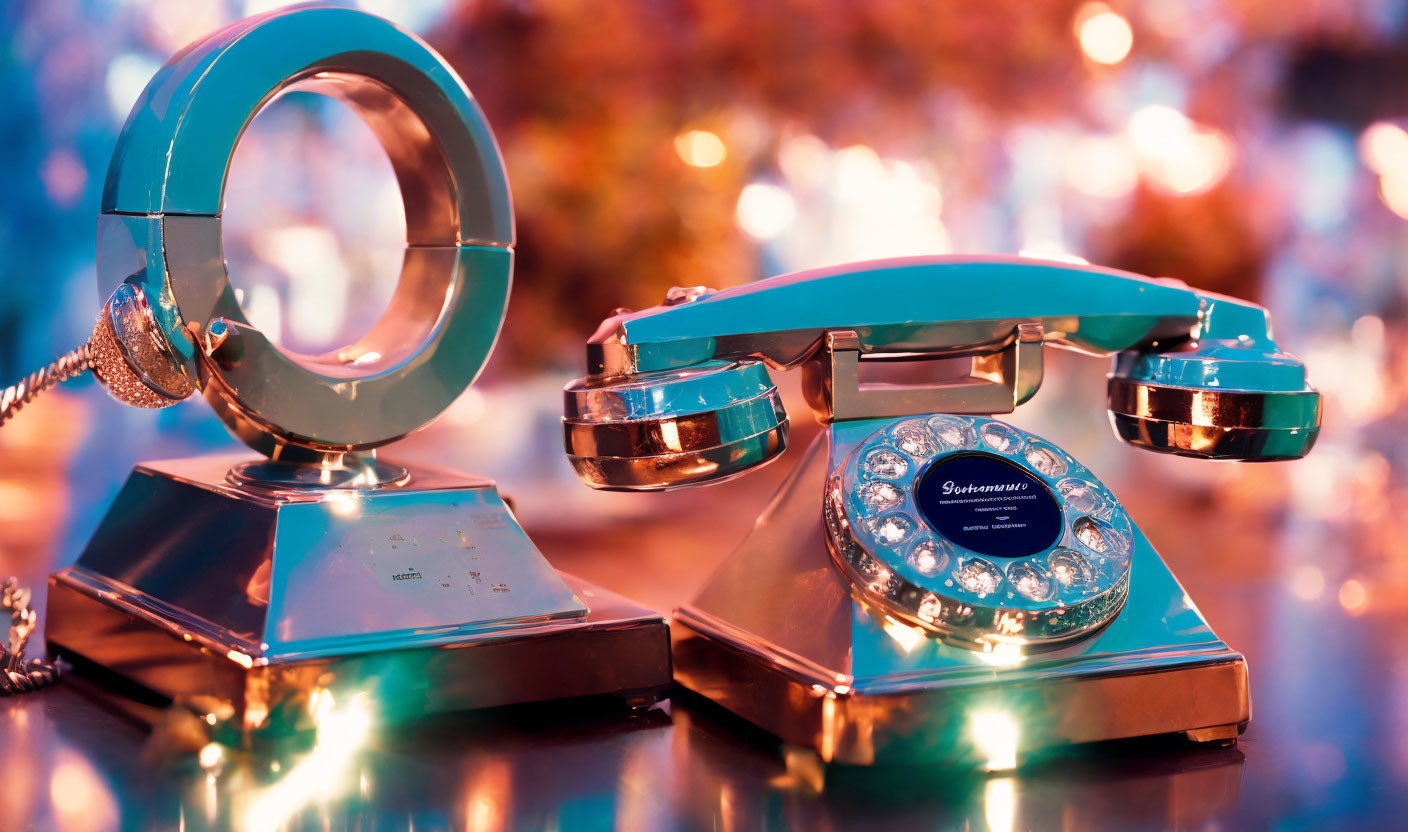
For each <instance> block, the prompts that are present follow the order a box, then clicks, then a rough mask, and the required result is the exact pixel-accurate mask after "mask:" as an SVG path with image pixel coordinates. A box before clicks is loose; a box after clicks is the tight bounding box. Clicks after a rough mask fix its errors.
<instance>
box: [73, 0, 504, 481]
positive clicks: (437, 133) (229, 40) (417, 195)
mask: <svg viewBox="0 0 1408 832" xmlns="http://www.w3.org/2000/svg"><path fill="white" fill-rule="evenodd" d="M295 89H297V90H307V91H313V92H318V93H322V94H325V95H328V96H331V97H333V98H336V99H338V100H340V101H342V102H344V103H346V104H347V105H349V106H350V107H351V108H352V109H353V110H355V111H356V112H357V113H358V114H359V115H361V116H362V118H364V119H365V120H366V121H367V123H368V124H369V125H370V126H371V128H372V130H373V131H374V132H375V133H376V135H377V137H378V138H379V139H380V140H381V143H382V145H383V147H384V148H385V150H386V152H387V155H388V156H389V157H390V159H391V163H392V167H393V169H394V170H395V172H396V177H397V181H398V183H399V185H400V188H401V193H402V196H403V201H404V203H405V208H406V230H407V248H406V255H405V260H404V264H403V268H402V272H401V277H400V281H399V283H398V285H397V288H396V291H395V293H394V295H393V297H392V300H391V303H390V306H389V307H388V309H387V311H386V312H385V314H384V315H383V316H382V318H381V319H380V321H378V323H377V324H376V325H375V326H373V327H372V329H371V330H370V331H369V332H368V333H367V334H366V335H365V336H363V337H362V338H360V339H359V340H358V341H356V342H355V343H353V344H351V345H349V346H346V347H343V348H341V349H338V350H335V351H333V352H330V353H327V354H323V355H299V354H294V353H290V352H286V351H284V350H281V349H280V348H279V347H277V346H276V345H275V344H274V343H272V342H271V341H270V339H269V338H268V337H267V336H266V335H265V334H264V333H261V332H260V331H259V330H258V329H257V328H255V327H253V326H251V325H250V323H249V321H248V319H247V318H246V317H245V315H244V312H243V310H241V308H240V305H239V302H238V301H237V299H236V297H235V293H234V291H233V289H232V288H231V285H230V279H229V275H228V273H227V271H226V266H225V258H224V253H223V248H222V244H221V225H220V222H221V216H220V215H221V210H222V206H223V197H224V185H225V179H226V175H227V173H228V169H229V165H230V160H231V157H232V156H233V154H234V150H235V146H236V145H237V144H238V142H239V140H240V136H241V135H242V134H243V132H244V130H245V128H246V127H248V125H249V123H250V121H251V120H252V119H253V118H254V116H255V115H256V114H257V113H258V112H259V111H260V110H261V109H262V108H263V107H265V106H266V105H267V104H269V102H271V101H272V100H274V99H275V98H277V97H278V96H279V95H281V94H283V93H285V92H288V91H290V90H295ZM513 243H514V224H513V206H512V200H511V197H510V194H509V186H508V179H507V176H506V174H505V171H504V166H503V160H502V157H501V156H500V153H499V149H498V146H497V144H496V143H495V141H494V135H493V132H492V131H491V130H490V128H489V124H488V122H487V121H486V120H485V118H484V114H483V112H482V111H481V110H480V109H479V106H478V105H477V104H476V103H475V101H474V99H473V98H472V97H471V95H470V93H469V90H467V89H466V88H465V86H464V83H463V82H462V81H461V80H460V79H459V77H458V76H457V75H456V74H455V72H454V71H453V70H452V69H451V68H450V67H449V65H448V64H446V63H445V61H444V60H443V59H442V58H441V57H440V56H439V55H438V54H436V53H435V52H434V50H432V49H431V48H430V47H429V46H427V45H426V44H425V43H424V42H422V41H421V40H420V39H419V38H417V37H415V36H414V35H412V34H410V33H408V32H406V31H404V30H402V29H400V28H398V27H397V26H395V25H394V24H392V23H390V22H388V21H386V20H383V19H382V18H379V17H376V16H374V15H370V14H366V13H363V12H359V11H354V10H351V9H343V8H297V9H291V10H282V11H274V12H270V13H268V14H264V15H258V16H255V17H251V18H249V19H247V20H242V21H240V22H238V23H235V24H233V25H231V26H228V27H226V28H224V29H222V30H220V31H218V32H216V33H214V34H212V35H211V36H209V37H208V38H206V39H205V40H203V41H201V42H199V43H196V44H194V45H192V46H190V47H188V48H187V49H185V50H184V51H182V52H180V53H178V54H177V55H176V56H175V57H173V58H172V59H171V60H170V61H169V62H167V64H166V65H165V66H163V67H162V68H161V70H160V71H159V72H158V73H157V74H156V76H155V77H154V78H152V80H151V82H150V83H149V84H148V85H147V87H146V89H145V90H144V91H143V93H142V95H141V97H140V98H139V99H138V101H137V103H136V105H135V106H134V107H133V109H132V113H131V115H130V116H129V117H128V120H127V124H126V125H125V126H124V127H123V130H122V134H121V136H120V138H119V139H118V142H117V147H116V149H115V150H114V152H113V157H112V161H111V164H110V165H109V168H108V174H107V180H106V183H105V185H104V188H103V200H102V213H101V214H100V216H99V220H98V281H99V289H100V290H101V291H102V293H103V295H104V296H106V295H107V294H109V293H110V292H111V291H112V290H113V289H114V288H115V287H117V286H118V285H120V284H123V283H129V284H133V285H135V286H137V287H139V288H140V289H142V290H143V292H144V293H145V295H146V297H148V298H151V299H153V302H152V308H153V314H154V316H155V317H156V321H157V329H158V330H159V333H160V335H162V336H163V337H165V338H166V339H167V340H168V341H169V342H170V348H171V352H172V354H173V355H174V356H175V357H176V360H177V363H178V364H179V365H180V368H181V371H182V372H184V373H185V374H186V375H187V376H188V377H189V379H190V380H191V382H192V383H193V384H194V385H195V386H196V387H198V388H199V389H201V390H202V392H203V393H204V394H205V397H206V399H207V400H208V401H209V402H210V403H211V405H212V406H213V407H214V408H215V410H216V412H217V413H218V414H219V415H220V417H221V418H222V419H223V420H224V422H225V423H226V425H227V426H228V427H229V428H230V429H231V431H232V432H233V433H235V435H237V436H238V437H240V438H241V439H242V440H244V441H245V442H246V443H248V444H249V445H250V446H252V447H254V448H256V449H257V450H260V451H262V452H264V453H266V454H269V455H271V456H278V457H280V458H294V457H297V456H298V454H299V453H301V452H308V453H312V454H315V455H316V454H327V453H339V452H349V451H360V450H367V449H371V448H375V447H377V446H379V445H382V444H385V443H387V442H391V441H393V440H395V439H398V438H400V437H402V436H405V435H406V434H408V433H410V432H412V431H414V430H416V429H417V428H419V427H421V426H423V425H425V424H427V423H429V422H430V421H432V420H433V419H435V417H437V416H438V415H439V414H440V413H442V412H443V411H444V410H445V409H446V408H447V407H449V405H450V403H451V402H453V401H454V399H455V398H456V397H457V396H459V394H460V393H462V392H463V391H464V390H465V388H467V387H468V386H469V385H470V384H471V383H472V382H473V381H474V379H475V378H476V377H477V375H478V374H479V372H480V370H481V369H482V368H483V366H484V363H485V362H486V361H487V359H488V357H489V354H490V352H491V351H492V349H493V346H494V342H495V340H496V338H497V337H498V332H499V328H500V326H501V325H502V322H503V316H504V310H505V307H506V305H507V302H508V292H509V287H510V284H511V281H512V275H513Z"/></svg>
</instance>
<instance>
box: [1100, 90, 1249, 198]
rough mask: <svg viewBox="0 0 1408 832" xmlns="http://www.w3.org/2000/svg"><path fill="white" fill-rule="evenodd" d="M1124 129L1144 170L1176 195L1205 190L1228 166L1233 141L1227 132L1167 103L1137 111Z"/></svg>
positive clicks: (1151, 105)
mask: <svg viewBox="0 0 1408 832" xmlns="http://www.w3.org/2000/svg"><path fill="white" fill-rule="evenodd" d="M1126 132H1127V134H1128V136H1129V140H1130V143H1131V144H1132V145H1133V146H1134V149H1135V152H1136V153H1137V154H1138V155H1139V157H1140V162H1141V165H1142V167H1143V169H1144V172H1145V173H1146V174H1147V175H1148V176H1149V177H1150V178H1151V179H1152V180H1153V181H1154V182H1155V183H1156V184H1158V185H1161V186H1163V187H1164V188H1166V189H1168V190H1170V191H1172V192H1174V193H1175V194H1180V195H1186V194H1194V193H1198V192H1201V191H1205V190H1207V189H1208V188H1211V187H1213V186H1214V185H1216V184H1217V183H1218V182H1221V181H1222V179H1223V177H1225V176H1226V175H1227V171H1228V170H1229V169H1230V168H1231V164H1232V143H1231V141H1230V140H1229V139H1228V138H1227V136H1226V135H1224V134H1223V133H1222V132H1221V131H1219V130H1215V129H1213V128H1211V127H1206V126H1203V125H1199V124H1196V123H1194V122H1193V121H1192V120H1190V119H1189V118H1188V117H1187V116H1185V115H1184V114H1183V113H1180V112H1179V111H1178V110H1175V109H1174V108H1172V107H1169V106H1167V105H1163V104H1150V105H1148V106H1146V107H1141V108H1140V109H1138V110H1136V111H1135V113H1134V114H1133V115H1132V116H1130V118H1129V125H1128V127H1127V131H1126Z"/></svg>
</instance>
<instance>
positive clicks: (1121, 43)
mask: <svg viewBox="0 0 1408 832" xmlns="http://www.w3.org/2000/svg"><path fill="white" fill-rule="evenodd" d="M1076 38H1077V39H1078V40H1079V41H1080V49H1081V51H1082V52H1084V53H1085V56H1086V57H1087V58H1089V59H1090V60H1092V61H1095V62H1096V63H1098V64H1107V65H1113V64H1117V63H1119V62H1120V61H1123V60H1124V59H1125V58H1126V57H1128V56H1129V51H1130V49H1132V48H1133V47H1134V30H1133V29H1131V28H1130V26H1129V21H1128V20H1125V19H1124V18H1123V17H1121V16H1120V15H1119V13H1117V12H1116V11H1114V10H1113V9H1111V8H1110V7H1109V6H1107V5H1105V4H1104V3H1086V4H1085V5H1084V6H1081V7H1080V10H1079V11H1077V12H1076Z"/></svg>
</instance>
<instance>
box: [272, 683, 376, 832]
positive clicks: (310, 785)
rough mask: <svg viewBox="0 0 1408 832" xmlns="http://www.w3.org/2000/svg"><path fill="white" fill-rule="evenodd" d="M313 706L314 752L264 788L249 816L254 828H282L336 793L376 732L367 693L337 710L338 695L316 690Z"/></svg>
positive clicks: (357, 696) (312, 700)
mask: <svg viewBox="0 0 1408 832" xmlns="http://www.w3.org/2000/svg"><path fill="white" fill-rule="evenodd" d="M309 708H310V710H311V711H312V712H313V714H314V717H315V719H318V728H317V741H316V744H315V745H314V746H313V751H312V753H310V754H309V755H308V756H307V757H304V758H303V759H302V760H301V761H299V763H298V765H296V766H294V767H293V768H292V769H290V770H289V773H288V774H286V775H285V776H284V777H283V778H282V779H280V780H279V781H278V782H277V783H275V784H274V785H272V786H270V787H269V788H268V789H266V790H265V791H264V792H262V793H261V794H260V795H259V796H258V797H257V798H255V800H254V802H253V803H252V804H250V806H249V810H248V811H247V812H246V813H245V815H244V822H245V823H244V825H245V828H248V829H256V830H262V829H277V828H279V827H281V826H282V825H283V824H284V823H285V822H286V821H287V820H288V819H289V818H291V817H293V816H294V815H295V814H297V813H298V811H299V810H300V809H302V808H303V807H304V806H306V805H308V803H309V802H310V801H312V800H315V799H320V798H322V799H326V798H329V797H331V796H332V795H333V793H334V792H335V790H336V787H337V786H339V785H342V784H343V780H345V779H347V778H346V777H345V775H346V774H347V770H348V769H349V768H350V766H351V764H352V761H353V759H354V758H355V755H356V752H357V751H358V750H359V749H360V748H361V747H362V746H363V745H364V744H365V743H366V741H367V737H368V736H370V734H371V729H372V713H371V706H370V704H369V702H368V697H367V694H366V693H359V694H357V695H356V696H354V697H353V698H352V700H351V701H350V702H348V703H347V706H346V707H345V708H337V707H336V706H335V703H334V702H333V698H332V693H331V692H329V691H326V690H323V691H316V692H315V694H314V696H313V697H312V699H310V702H309Z"/></svg>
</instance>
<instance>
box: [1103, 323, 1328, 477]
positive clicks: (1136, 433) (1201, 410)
mask: <svg viewBox="0 0 1408 832" xmlns="http://www.w3.org/2000/svg"><path fill="white" fill-rule="evenodd" d="M1106 406H1107V408H1108V410H1109V412H1110V423H1111V425H1112V426H1113V427H1114V430H1115V434H1116V435H1117V436H1119V438H1120V439H1122V440H1123V441H1125V442H1127V443H1129V444H1131V445H1135V446H1138V447H1141V448H1145V449H1147V450H1151V451H1158V452H1161V453H1170V454H1177V455H1179V456H1191V457H1198V458H1201V459H1228V460H1242V461H1247V462H1266V461H1274V460H1284V459H1299V458H1300V457H1303V456H1305V455H1306V454H1307V453H1309V452H1310V449H1311V447H1312V446H1313V445H1314V444H1315V440H1316V438H1317V437H1318V436H1319V434H1320V414H1321V402H1320V394H1319V393H1318V392H1317V391H1316V390H1315V388H1313V387H1311V386H1310V385H1309V384H1307V383H1306V379H1305V365H1304V364H1303V363H1301V361H1300V360H1299V359H1297V358H1295V357H1294V356H1291V355H1287V354H1286V353H1283V352H1280V351H1279V350H1277V349H1276V346H1275V344H1273V343H1271V342H1269V341H1240V340H1215V339H1214V340H1208V339H1204V340H1199V341H1191V342H1188V343H1185V344H1183V345H1181V346H1180V347H1178V348H1176V349H1174V350H1170V351H1166V352H1147V353H1140V352H1127V353H1122V354H1120V355H1118V356H1116V357H1115V361H1114V369H1113V370H1112V372H1111V373H1110V377H1109V387H1108V395H1107V405H1106Z"/></svg>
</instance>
